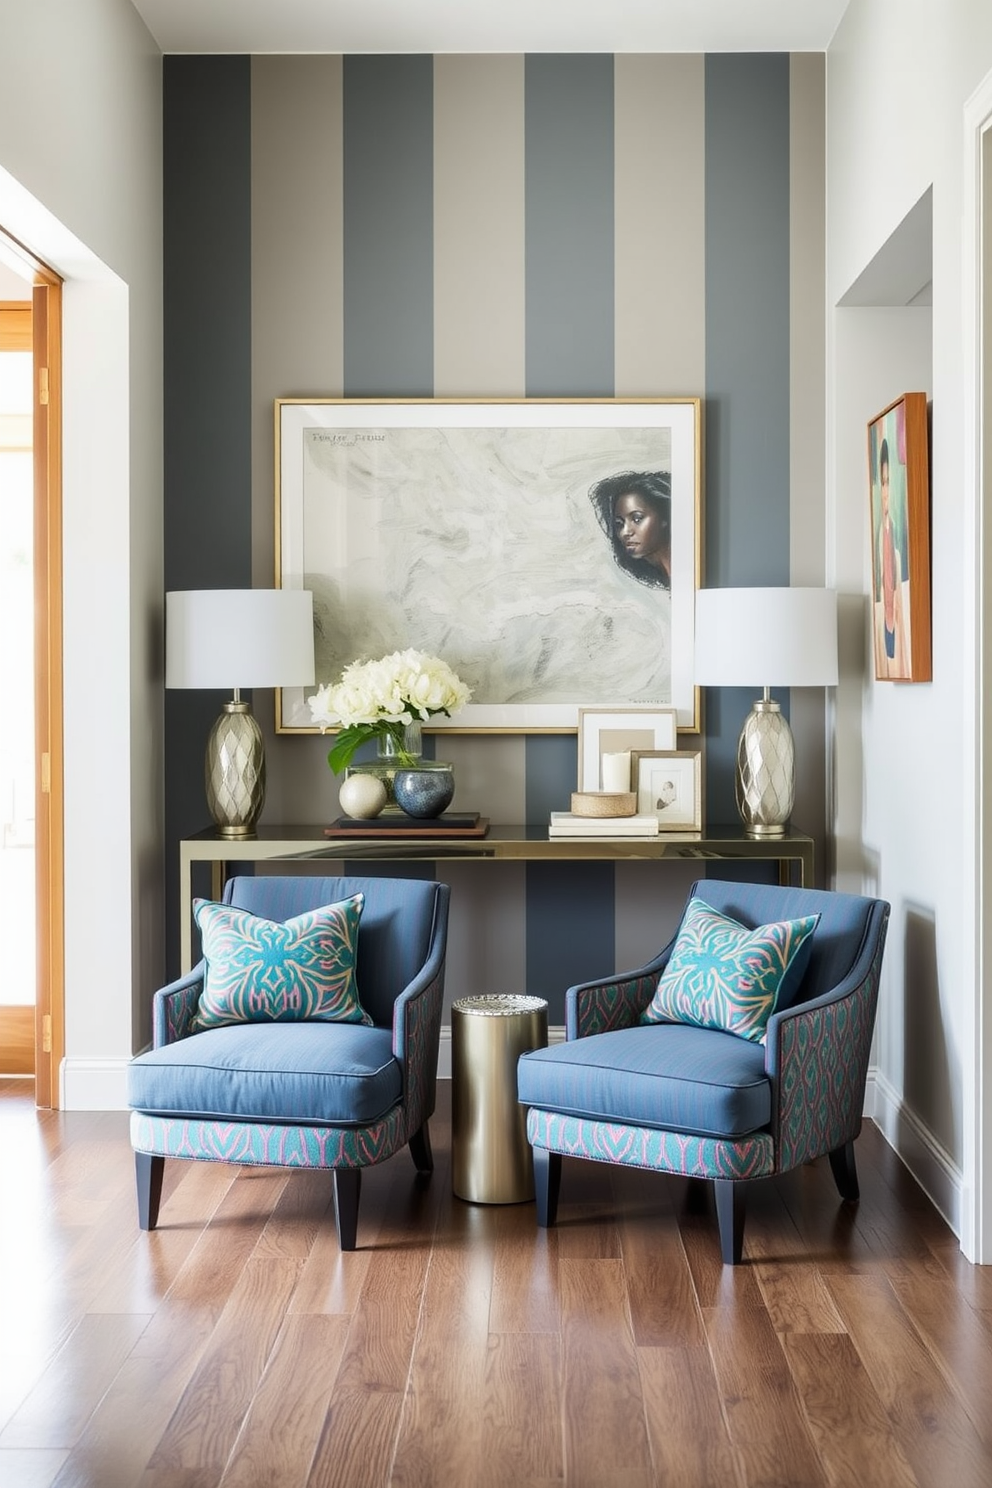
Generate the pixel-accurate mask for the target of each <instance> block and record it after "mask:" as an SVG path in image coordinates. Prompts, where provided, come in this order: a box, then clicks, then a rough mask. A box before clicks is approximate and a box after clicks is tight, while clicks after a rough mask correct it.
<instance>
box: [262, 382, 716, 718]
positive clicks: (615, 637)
mask: <svg viewBox="0 0 992 1488" xmlns="http://www.w3.org/2000/svg"><path fill="white" fill-rule="evenodd" d="M275 419H276V584H277V585H278V586H280V587H284V588H305V589H310V590H312V591H313V597H314V627H315V650H316V663H317V680H318V683H323V682H330V681H334V680H335V679H336V678H337V677H338V676H339V675H340V672H341V670H342V668H343V667H344V666H346V665H347V664H348V663H349V662H351V661H355V660H358V659H363V658H371V657H377V656H382V655H384V654H386V653H387V652H389V651H393V650H401V649H403V648H405V647H408V646H410V647H414V648H415V649H417V650H421V651H426V652H427V653H429V654H431V655H435V656H439V657H441V658H443V660H444V661H446V662H447V663H448V664H449V665H450V666H451V667H452V668H453V669H454V670H455V672H456V673H457V674H458V676H459V677H460V678H461V679H462V680H463V681H464V682H465V683H466V684H467V685H468V686H469V687H470V688H471V689H472V701H471V702H470V703H469V704H468V705H467V706H466V707H465V708H464V709H462V710H461V711H460V712H459V713H458V714H457V716H456V717H455V718H453V719H452V720H451V722H450V723H449V722H448V720H446V719H442V718H434V719H432V721H431V728H432V729H437V728H448V729H451V730H453V731H456V732H462V733H464V732H475V731H482V732H514V733H517V732H561V733H564V732H569V731H575V729H576V728H577V724H578V709H579V706H580V705H601V706H606V707H614V708H618V709H620V708H623V707H629V706H635V705H636V706H640V707H671V708H674V709H675V710H676V711H677V714H678V724H679V727H680V728H681V729H683V730H685V729H695V728H698V724H699V717H698V690H697V689H696V687H695V685H694V683H693V632H694V622H695V595H696V589H697V587H698V583H699V567H700V505H701V493H700V486H701V472H700V450H701V428H700V424H701V404H700V400H699V399H698V398H674V399H636V400H623V401H620V400H614V399H592V400H571V399H570V400H567V401H562V402H553V401H550V400H527V401H524V402H505V403H484V402H475V401H471V402H469V401H466V402H461V401H454V400H452V401H447V400H444V401H438V400H434V399H425V400H388V401H385V402H376V401H366V400H357V399H344V400H341V399H320V400H305V399H295V398H280V399H278V400H277V401H276V406H275ZM276 727H277V730H278V731H279V732H281V733H311V732H314V731H315V728H314V724H313V721H312V719H311V717H310V712H309V709H308V707H307V702H306V691H305V690H304V689H302V688H295V689H294V688H283V689H281V691H279V692H277V694H276Z"/></svg>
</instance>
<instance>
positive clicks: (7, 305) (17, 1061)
mask: <svg viewBox="0 0 992 1488" xmlns="http://www.w3.org/2000/svg"><path fill="white" fill-rule="evenodd" d="M33 349H34V348H33V344H32V340H31V302H30V300H29V299H28V297H27V287H26V286H25V295H24V298H23V299H20V300H2V301H0V352H8V351H13V352H20V353H23V352H28V353H29V354H31V353H32V352H33ZM31 437H32V444H33V441H34V434H33V433H32V436H31ZM25 448H27V446H25ZM32 510H33V497H32ZM35 897H36V898H37V889H36V890H35ZM35 982H36V985H35V987H34V989H33V996H32V999H31V1002H30V1003H24V1004H23V1006H22V1005H20V1004H19V1003H15V1004H8V1005H6V1006H4V1007H3V1008H2V1009H0V1020H2V1042H3V1066H2V1069H3V1073H4V1074H10V1075H27V1076H30V1077H31V1078H33V1077H34V1072H35V1066H36V1063H37V1060H36V1056H35V1045H36V1043H37V1039H36V1037H35V1018H36V1008H37V1000H38V991H37V977H36V978H35Z"/></svg>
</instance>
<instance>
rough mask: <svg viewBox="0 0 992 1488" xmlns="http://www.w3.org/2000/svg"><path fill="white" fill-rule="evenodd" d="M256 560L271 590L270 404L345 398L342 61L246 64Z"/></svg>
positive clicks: (257, 576)
mask: <svg viewBox="0 0 992 1488" xmlns="http://www.w3.org/2000/svg"><path fill="white" fill-rule="evenodd" d="M251 137H252V150H251V262H252V284H251V289H252V296H251V300H252V304H251V313H252V348H251V353H252V354H251V361H252V408H253V412H254V418H253V431H252V432H253V448H252V473H253V479H252V488H253V501H252V505H253V520H252V535H253V541H252V553H253V558H254V563H253V570H254V580H255V583H256V584H270V583H271V582H272V572H273V569H272V563H273V520H272V470H273V447H272V446H273V435H272V430H273V420H272V405H273V400H274V399H276V398H288V397H311V396H312V397H325V398H335V397H340V396H341V392H342V387H343V358H344V337H343V329H342V325H343V317H342V289H343V264H342V225H341V187H342V160H341V58H340V57H253V58H252V62H251Z"/></svg>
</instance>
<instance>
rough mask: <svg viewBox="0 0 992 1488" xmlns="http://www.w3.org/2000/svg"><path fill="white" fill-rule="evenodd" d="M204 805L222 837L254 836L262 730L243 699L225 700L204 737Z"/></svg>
mask: <svg viewBox="0 0 992 1488" xmlns="http://www.w3.org/2000/svg"><path fill="white" fill-rule="evenodd" d="M203 773H204V784H205V786H206V791H207V805H208V806H209V808H210V815H211V816H212V817H213V819H214V822H215V824H216V826H217V830H218V832H219V833H220V835H221V836H222V837H254V835H255V827H256V825H257V822H258V818H259V816H260V815H261V811H262V806H263V804H264V802H265V749H264V746H263V744H262V731H261V729H260V728H259V726H258V724H257V723H256V722H255V719H254V718H253V717H252V712H251V708H250V707H249V705H248V704H247V703H244V702H241V701H235V702H232V703H225V704H224V709H223V712H222V713H221V714H220V717H219V718H218V719H217V721H216V723H215V724H214V726H213V728H212V729H211V730H210V734H209V736H208V738H207V752H206V756H205V759H204V762H203Z"/></svg>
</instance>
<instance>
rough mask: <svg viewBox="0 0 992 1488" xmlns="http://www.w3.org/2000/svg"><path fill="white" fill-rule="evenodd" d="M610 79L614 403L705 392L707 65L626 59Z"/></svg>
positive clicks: (686, 59)
mask: <svg viewBox="0 0 992 1488" xmlns="http://www.w3.org/2000/svg"><path fill="white" fill-rule="evenodd" d="M614 80H615V100H616V102H615V152H616V165H615V172H616V177H615V199H616V217H615V224H614V232H615V254H616V311H615V314H616V331H615V334H616V364H615V374H614V376H615V392H616V396H617V397H618V398H623V397H636V396H652V395H654V396H658V395H669V396H678V395H680V394H681V395H685V394H697V393H702V392H703V389H704V386H705V378H706V283H705V266H706V251H705V250H706V243H705V231H706V211H705V207H706V193H705V179H706V176H705V171H706V160H705V138H706V134H705V127H704V125H705V103H706V94H705V64H704V59H703V57H702V56H701V55H700V56H650V55H641V54H624V55H621V56H618V57H616V58H615V62H614Z"/></svg>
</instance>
